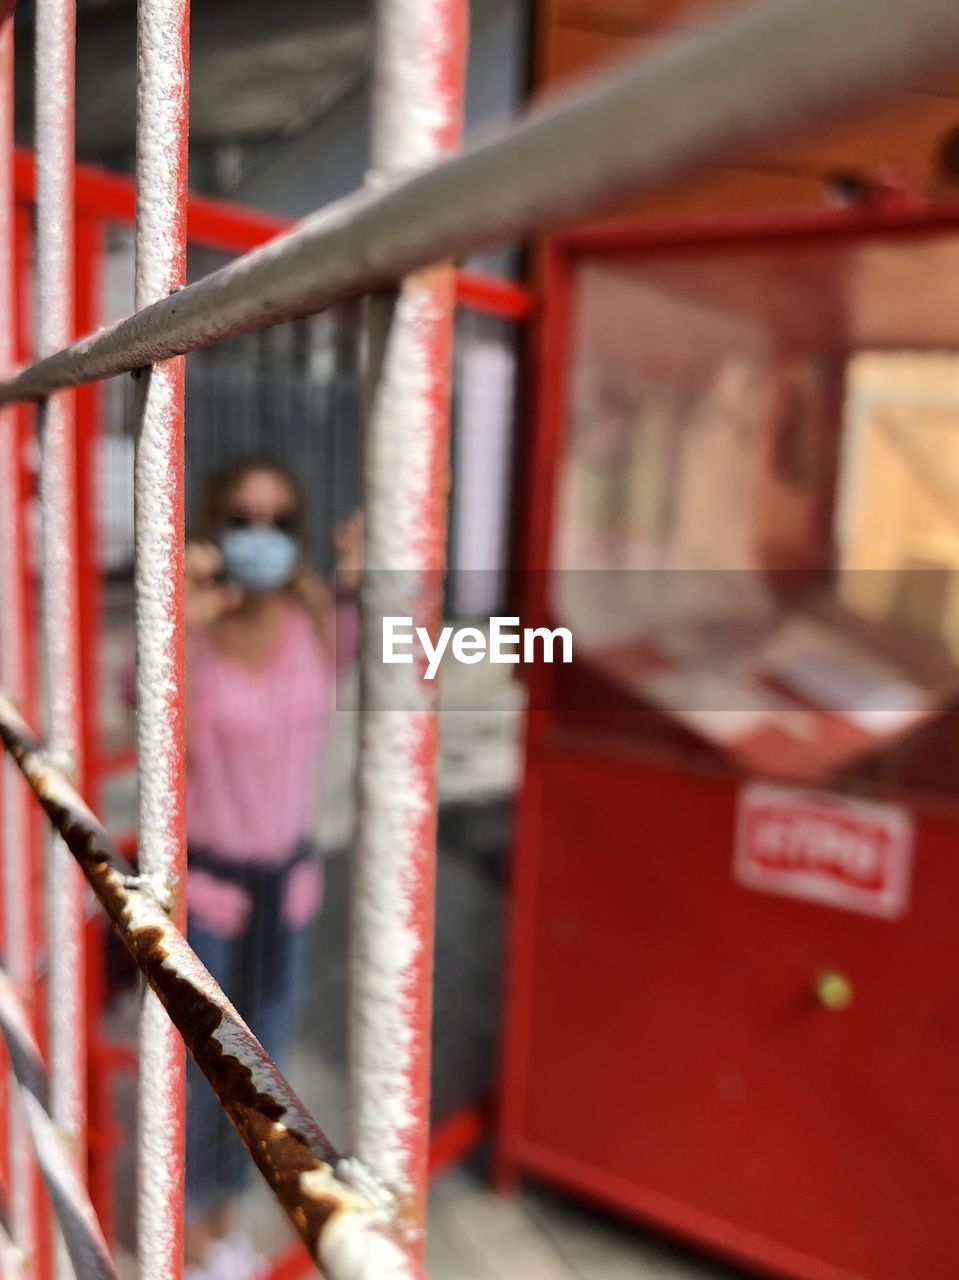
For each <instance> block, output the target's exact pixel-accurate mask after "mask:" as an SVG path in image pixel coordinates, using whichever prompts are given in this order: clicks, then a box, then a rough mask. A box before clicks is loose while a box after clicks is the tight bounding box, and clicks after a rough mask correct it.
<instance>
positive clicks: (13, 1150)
mask: <svg viewBox="0 0 959 1280" xmlns="http://www.w3.org/2000/svg"><path fill="white" fill-rule="evenodd" d="M0 23H2V25H0V184H2V189H0V369H2V370H3V372H4V373H6V372H8V371H9V370H10V369H12V368H13V364H14V359H15V355H16V332H15V330H16V310H17V300H16V290H15V272H14V252H15V249H14V246H15V242H16V234H15V227H14V220H15V210H14V181H13V56H14V48H13V7H12V5H11V6H8V7H7V9H6V11H5V12H0ZM20 445H21V439H20V424H19V421H18V410H17V409H16V408H14V407H12V406H11V407H9V408H6V409H4V410H2V411H0V565H2V566H3V568H2V571H0V683H2V685H3V687H4V688H5V689H7V690H8V691H10V693H11V694H12V695H13V696H14V697H16V698H17V699H18V700H19V702H20V705H21V706H22V705H23V702H24V699H25V697H26V691H27V678H28V677H27V650H26V636H25V634H24V621H25V605H26V602H25V600H24V575H25V573H26V565H25V563H24V554H23V552H24V529H23V513H24V503H23V493H22V487H21V483H20V481H21V466H20ZM28 799H29V798H28V795H27V792H26V788H25V786H24V783H23V780H22V779H21V778H19V777H18V776H17V770H16V766H15V765H14V764H13V762H12V761H10V760H5V761H4V764H3V775H2V796H0V809H2V828H0V841H2V846H3V865H2V874H3V905H4V918H3V923H4V938H5V951H6V967H7V972H8V974H9V976H10V981H11V982H12V983H13V984H14V986H15V988H16V990H17V992H18V994H19V996H20V998H21V999H22V1000H23V1001H24V1002H25V1003H26V1004H27V1006H28V1007H29V1001H30V998H31V995H32V986H33V984H32V973H31V964H30V960H31V955H30V923H29V922H30V869H29V865H28V860H29V856H30V847H31V841H30V823H29V819H28V815H27V807H26V806H27V803H28ZM15 1087H16V1085H15V1077H14V1075H13V1073H12V1072H11V1074H10V1078H9V1083H8V1092H9V1102H8V1109H7V1133H6V1138H7V1154H8V1168H9V1171H10V1224H11V1233H12V1240H13V1243H14V1245H15V1246H16V1248H17V1249H18V1250H19V1253H20V1256H21V1257H22V1258H23V1259H29V1260H35V1259H36V1249H37V1231H38V1223H37V1215H36V1198H35V1196H34V1194H33V1187H34V1161H33V1157H32V1154H31V1151H30V1141H29V1137H28V1134H27V1130H26V1124H25V1118H24V1115H23V1112H22V1109H21V1108H20V1107H18V1106H17V1105H16V1099H15V1098H14V1097H13V1093H14V1090H15Z"/></svg>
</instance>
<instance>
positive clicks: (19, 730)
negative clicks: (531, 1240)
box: [0, 694, 421, 1280]
mask: <svg viewBox="0 0 959 1280" xmlns="http://www.w3.org/2000/svg"><path fill="white" fill-rule="evenodd" d="M0 740H2V742H3V745H4V747H5V748H6V750H7V751H8V752H9V753H10V755H11V756H12V757H13V759H14V760H15V761H16V763H17V765H18V766H19V768H20V771H21V773H22V774H23V776H24V777H25V778H26V780H27V782H28V783H29V784H30V786H31V788H32V789H33V791H34V793H35V794H36V796H37V798H38V799H39V801H40V803H41V804H42V806H43V808H44V809H45V810H46V813H47V815H48V817H49V818H50V821H51V822H52V823H53V825H54V827H55V828H56V830H57V831H59V833H60V835H61V836H62V837H63V839H64V841H65V842H66V845H67V847H68V848H69V850H70V852H71V853H72V854H73V856H74V857H75V858H76V860H77V863H78V864H79V866H80V869H81V870H82V872H83V874H84V875H85V876H86V879H87V881H88V882H89V884H90V886H91V888H92V889H93V891H94V893H95V894H96V896H97V897H98V898H99V900H100V902H101V904H102V905H103V907H104V908H105V910H106V912H107V915H108V916H109V917H110V920H111V921H112V923H113V926H114V928H115V930H116V932H117V933H118V935H119V936H120V938H121V939H122V941H123V942H124V944H125V945H126V947H127V949H128V950H129V952H130V954H131V955H132V957H133V959H134V960H135V961H136V963H137V965H138V966H139V968H140V971H141V972H142V973H143V975H144V977H145V978H146V979H147V981H148V982H149V983H150V986H151V987H152V988H153V990H154V991H155V992H156V994H157V995H158V996H159V998H160V1002H161V1003H162V1005H163V1006H164V1008H165V1009H166V1011H167V1013H168V1014H169V1016H170V1018H171V1020H172V1022H173V1024H174V1025H175V1026H176V1028H177V1030H178V1031H179V1032H180V1034H181V1035H182V1036H183V1039H184V1041H185V1043H186V1046H187V1048H188V1049H189V1051H190V1053H191V1054H192V1055H193V1057H194V1059H195V1060H196V1062H197V1065H198V1066H199V1067H200V1070H201V1071H202V1072H203V1074H204V1075H205V1076H206V1078H207V1079H208V1080H209V1082H210V1084H211V1085H212V1087H213V1090H214V1092H215V1093H216V1095H217V1097H218V1098H219V1100H220V1104H221V1105H222V1107H223V1109H224V1111H225V1112H226V1114H227V1115H228V1116H229V1118H230V1120H231V1121H232V1123H233V1125H234V1126H235V1128H236V1130H237V1132H238V1133H239V1135H240V1138H241V1139H242V1140H243V1143H244V1144H245V1146H246V1147H247V1149H248V1151H249V1152H250V1155H251V1156H252V1157H253V1160H254V1162H255V1164H256V1165H257V1167H258V1168H259V1170H260V1172H261V1173H262V1174H263V1176H264V1178H265V1179H266V1180H267V1182H268V1183H269V1185H270V1187H271V1189H272V1190H273V1193H274V1194H275V1196H276V1198H277V1200H278V1201H279V1203H280V1205H281V1206H282V1207H283V1209H284V1211H285V1212H286V1214H287V1216H288V1217H289V1219H290V1221H291V1222H292V1224H293V1226H294V1227H295V1228H296V1230H297V1232H298V1233H299V1235H300V1238H301V1239H302V1240H303V1242H304V1243H305V1244H306V1246H307V1248H308V1249H309V1251H310V1254H311V1256H312V1257H313V1258H314V1260H315V1261H316V1262H317V1264H318V1265H319V1267H320V1268H321V1270H322V1271H324V1273H325V1274H326V1275H328V1276H329V1277H330V1278H331V1280H418V1278H419V1277H420V1274H421V1273H420V1269H419V1265H418V1263H417V1262H416V1261H415V1260H414V1259H413V1258H412V1257H411V1256H410V1255H409V1253H408V1252H407V1251H406V1249H405V1247H404V1246H403V1245H402V1244H400V1243H399V1242H398V1241H397V1240H396V1239H395V1238H394V1236H393V1224H394V1222H395V1220H396V1216H397V1205H396V1203H395V1199H394V1197H393V1196H392V1194H391V1193H390V1192H389V1191H388V1190H387V1189H386V1188H384V1187H381V1186H380V1185H379V1184H378V1183H377V1182H376V1181H375V1180H374V1179H373V1178H372V1177H371V1176H370V1175H369V1174H368V1173H366V1171H365V1170H363V1169H362V1168H361V1167H360V1166H359V1165H358V1164H357V1163H356V1162H355V1161H351V1160H349V1159H343V1158H342V1157H340V1155H339V1154H338V1153H337V1151H336V1150H335V1148H334V1147H333V1145H332V1143H331V1142H330V1141H329V1139H328V1138H327V1137H326V1135H325V1134H324V1133H323V1132H322V1130H321V1129H320V1128H319V1126H318V1125H317V1124H316V1121H315V1120H314V1119H313V1118H312V1116H311V1115H310V1114H309V1112H308V1111H307V1110H306V1109H305V1107H304V1106H303V1104H302V1103H301V1102H300V1100H299V1098H298V1097H297V1096H296V1094H295V1093H294V1092H293V1090H292V1089H291V1088H290V1086H289V1084H288V1083H287V1081H286V1079H285V1078H284V1076H283V1075H282V1074H281V1073H280V1072H279V1070H278V1069H277V1068H276V1066H275V1065H274V1063H273V1062H272V1060H271V1059H270V1057H269V1056H268V1054H267V1053H266V1051H265V1050H264V1049H263V1047H262V1046H261V1045H260V1043H259V1041H258V1040H257V1039H256V1037H255V1036H254V1035H253V1032H252V1031H251V1030H250V1029H249V1027H248V1026H247V1025H246V1023H245V1022H244V1021H243V1020H242V1018H241V1017H240V1015H239V1014H238V1013H237V1011H236V1009H235V1008H234V1007H233V1005H232V1004H231V1003H230V1001H229V1000H228V999H227V998H226V996H225V995H224V993H223V991H222V990H221V989H220V987H219V986H218V984H217V983H216V981H215V979H214V978H213V977H212V975H211V974H210V973H209V972H208V971H207V970H206V969H205V968H204V966H203V965H202V964H201V963H200V961H199V960H198V958H197V956H196V955H195V954H194V952H193V950H192V949H191V948H190V946H189V944H188V942H187V940H186V938H185V937H184V936H183V934H182V933H181V932H180V930H179V929H177V928H176V926H175V925H174V924H173V923H172V922H171V920H170V918H169V916H168V914H167V908H168V907H169V905H170V904H169V903H167V902H164V899H165V898H166V897H167V896H168V890H167V887H166V886H164V885H162V884H157V883H156V882H153V881H149V880H147V878H146V877H140V876H137V875H135V874H134V871H133V868H132V867H131V866H130V864H129V863H128V862H126V861H125V860H124V859H123V858H122V857H121V855H120V853H119V851H118V850H117V848H116V845H115V844H114V843H113V841H112V840H111V839H110V837H109V835H108V834H107V832H106V830H105V829H104V828H103V826H102V825H101V823H100V822H99V821H98V820H97V818H95V817H94V815H93V814H92V813H91V812H90V810H89V809H88V808H87V806H86V805H85V804H84V803H83V801H82V799H81V798H80V796H79V795H78V794H77V792H76V790H75V789H74V788H73V787H72V786H71V784H70V783H69V782H68V781H67V779H66V778H65V777H64V775H63V774H62V773H61V772H60V770H59V769H57V768H56V767H55V766H54V765H53V764H52V763H51V761H50V760H49V759H48V758H47V756H46V755H45V754H44V751H43V749H42V747H41V745H40V743H38V742H37V741H36V739H35V738H34V736H33V734H32V733H31V731H30V728H29V727H28V725H27V724H26V722H25V721H24V720H23V719H22V717H21V716H20V715H19V714H18V712H17V711H16V709H15V708H14V707H13V705H12V703H11V702H10V700H9V699H8V698H6V697H5V696H3V695H2V694H0ZM38 1154H39V1156H40V1159H41V1161H42V1158H43V1156H42V1153H38Z"/></svg>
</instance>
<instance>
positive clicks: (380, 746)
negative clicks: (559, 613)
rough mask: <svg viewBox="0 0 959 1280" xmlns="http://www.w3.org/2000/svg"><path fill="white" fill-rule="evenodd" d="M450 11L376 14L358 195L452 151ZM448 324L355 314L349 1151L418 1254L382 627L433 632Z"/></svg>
mask: <svg viewBox="0 0 959 1280" xmlns="http://www.w3.org/2000/svg"><path fill="white" fill-rule="evenodd" d="M467 30H468V10H467V5H466V3H465V0H381V3H380V4H379V7H378V10H377V34H376V45H375V59H374V72H373V135H372V147H371V153H372V173H371V176H370V183H371V184H372V185H377V184H381V183H383V182H384V181H390V180H395V179H399V178H402V177H404V176H405V175H406V174H408V173H409V172H410V171H411V170H414V169H417V168H420V167H422V166H424V165H427V164H429V163H435V162H436V161H438V160H440V159H441V157H442V156H443V155H444V154H445V153H447V152H449V151H451V150H453V149H454V148H455V147H456V146H457V145H458V143H459V139H460V130H461V120H462V107H463V82H464V73H465V63H466V44H467ZM453 311H454V272H453V267H452V265H451V264H442V265H438V266H434V267H429V268H427V269H426V270H423V271H420V272H417V273H416V274H414V275H411V276H408V277H407V278H406V279H405V280H403V282H402V283H401V284H400V286H399V288H398V290H397V291H396V292H395V293H391V294H389V295H378V296H376V297H374V298H372V299H371V300H370V303H369V322H368V329H367V341H368V362H369V371H368V385H367V396H368V409H367V422H366V442H365V462H364V468H365V472H364V474H365V488H364V511H365V519H366V552H365V572H364V575H363V585H362V590H361V609H362V651H361V672H360V677H361V704H360V747H359V764H358V813H357V839H356V855H355V858H356V861H355V868H354V877H353V923H352V928H353V932H352V964H351V969H350V975H351V989H350V1123H351V1148H352V1151H353V1153H354V1155H355V1156H356V1157H357V1158H358V1160H359V1161H360V1163H361V1164H362V1165H363V1166H365V1167H366V1168H368V1169H369V1170H371V1171H372V1172H373V1173H374V1174H375V1175H376V1176H377V1177H378V1178H379V1179H380V1180H381V1181H382V1182H383V1183H385V1184H386V1185H387V1186H388V1187H389V1188H390V1189H391V1191H392V1192H393V1193H394V1194H395V1195H396V1197H397V1199H398V1202H399V1203H400V1205H401V1207H402V1212H403V1216H404V1221H403V1224H402V1225H403V1227H404V1229H405V1231H406V1234H407V1238H408V1239H409V1241H410V1244H411V1245H412V1246H413V1247H418V1246H419V1242H420V1240H421V1238H422V1231H423V1220H424V1216H425V1207H426V1179H427V1155H428V1146H429V1078H430V1022H431V1012H432V974H433V916H434V901H433V900H434V890H435V868H436V757H437V740H438V733H437V703H436V691H435V686H433V685H430V684H425V683H424V682H423V679H422V676H423V670H422V668H421V667H419V666H417V665H411V666H402V665H397V666H392V665H391V666H387V665H385V664H384V662H383V650H382V643H383V642H382V618H383V617H384V616H386V615H399V616H406V617H411V618H412V619H413V624H414V625H418V626H426V627H428V628H429V629H430V631H431V632H433V631H434V630H435V629H436V628H437V627H438V626H439V624H440V622H441V608H442V594H443V584H442V577H443V569H444V565H445V549H446V518H447V489H448V483H449V480H448V469H449V461H448V455H449V389H450V371H451V355H452V332H453V330H452V326H453Z"/></svg>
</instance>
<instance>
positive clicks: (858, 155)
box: [536, 0, 959, 215]
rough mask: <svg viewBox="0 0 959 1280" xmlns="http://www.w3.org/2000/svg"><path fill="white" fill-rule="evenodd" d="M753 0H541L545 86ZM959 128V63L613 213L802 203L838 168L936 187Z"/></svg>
mask: <svg viewBox="0 0 959 1280" xmlns="http://www.w3.org/2000/svg"><path fill="white" fill-rule="evenodd" d="M754 3H756V0H542V3H541V5H540V17H539V26H538V48H537V74H536V80H537V84H538V85H539V87H540V91H541V92H542V91H545V92H549V91H550V90H551V89H552V88H553V87H554V86H559V85H564V84H566V83H567V82H568V81H569V80H570V78H571V77H575V76H580V75H583V74H586V73H588V72H589V71H590V70H591V69H592V68H594V67H596V66H598V65H600V64H601V63H602V62H604V61H607V60H609V59H611V58H615V57H617V56H619V55H626V54H628V53H631V52H632V53H635V52H637V51H639V52H649V53H654V52H655V50H656V49H658V48H660V47H662V45H663V44H664V43H667V42H669V41H671V40H674V39H676V38H678V37H679V35H680V34H681V32H682V31H683V30H684V29H688V28H689V27H690V26H691V25H695V24H697V23H700V22H702V21H703V20H704V19H711V18H714V17H717V16H719V15H720V13H721V12H726V11H729V10H731V9H743V8H746V7H748V6H749V5H750V4H754ZM957 127H959V71H957V70H956V69H955V68H953V69H952V70H946V71H942V72H940V73H938V74H936V75H931V76H929V77H927V79H926V80H925V81H924V82H923V83H922V84H921V85H917V86H916V87H915V88H914V90H913V91H911V92H909V93H907V94H902V95H900V96H899V97H898V98H897V99H896V100H895V101H894V102H892V103H891V104H886V105H884V106H878V107H877V106H872V107H869V108H866V109H864V110H862V111H860V112H858V113H857V114H856V115H854V116H852V117H848V118H846V119H844V120H842V121H839V122H829V123H826V124H822V125H819V126H816V127H814V128H813V129H811V130H808V131H806V132H805V133H804V134H803V135H802V136H801V137H799V138H798V139H796V138H793V139H789V138H784V139H783V141H782V142H781V143H779V144H776V145H774V146H770V147H767V148H763V149H762V150H761V151H759V150H757V151H755V152H752V153H749V154H745V153H744V154H743V156H742V157H741V160H740V161H739V163H737V164H735V165H734V166H730V167H729V168H728V169H726V170H724V171H719V170H717V169H713V170H712V171H710V172H707V174H706V175H705V176H702V175H700V176H698V177H697V178H695V179H694V180H692V181H691V182H682V183H677V184H671V185H670V186H669V188H668V189H664V190H663V191H662V192H660V193H659V194H657V195H655V196H652V197H647V198H646V199H644V200H643V201H642V202H641V204H638V205H637V204H630V205H627V206H625V207H624V206H622V205H620V206H618V207H617V209H616V210H611V211H610V212H611V213H619V214H622V213H624V212H627V213H629V212H633V211H634V210H635V211H636V212H640V211H641V212H643V213H647V214H657V215H660V214H662V215H665V214H688V213H701V214H714V213H716V214H718V213H725V212H729V211H734V210H737V209H759V208H798V207H808V206H809V205H814V204H817V203H820V202H821V201H822V200H823V199H824V198H825V194H826V193H825V181H826V179H827V177H828V175H830V174H832V173H834V172H837V171H850V172H853V173H858V174H861V175H863V176H865V177H873V178H876V177H885V176H887V175H889V174H890V171H892V170H896V171H897V172H898V174H899V175H901V178H902V179H903V180H904V181H905V182H906V184H907V185H908V186H909V187H910V188H913V189H916V190H919V191H930V190H935V189H936V188H937V186H939V185H940V183H939V177H938V174H937V172H936V160H937V154H938V151H939V148H940V146H941V144H942V142H943V140H944V139H945V137H946V136H947V135H948V133H949V132H950V131H951V130H953V129H956V128H957Z"/></svg>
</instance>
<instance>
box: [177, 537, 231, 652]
mask: <svg viewBox="0 0 959 1280" xmlns="http://www.w3.org/2000/svg"><path fill="white" fill-rule="evenodd" d="M183 565H184V585H183V621H184V625H185V626H186V629H187V631H202V630H203V629H204V628H205V627H210V626H212V625H213V623H214V622H216V621H217V619H218V618H220V617H222V615H223V614H224V613H226V612H227V610H228V609H232V608H235V607H236V605H237V604H239V602H240V600H241V598H242V593H241V592H240V590H239V588H238V587H236V586H234V585H233V584H232V583H229V582H226V581H224V578H223V558H222V556H221V555H220V552H219V549H218V548H217V547H216V546H214V544H213V543H212V542H188V543H187V544H186V547H185V549H184V556H183Z"/></svg>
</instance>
